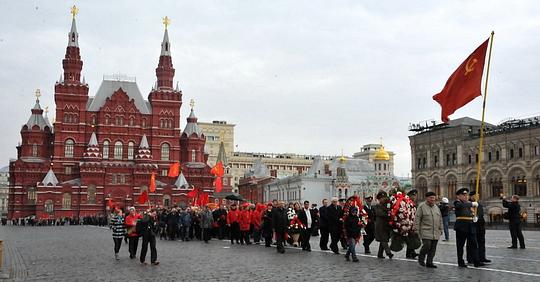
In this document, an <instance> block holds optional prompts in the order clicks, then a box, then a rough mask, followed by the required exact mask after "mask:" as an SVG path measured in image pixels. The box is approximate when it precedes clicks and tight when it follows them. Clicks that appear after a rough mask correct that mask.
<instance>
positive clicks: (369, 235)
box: [363, 196, 375, 254]
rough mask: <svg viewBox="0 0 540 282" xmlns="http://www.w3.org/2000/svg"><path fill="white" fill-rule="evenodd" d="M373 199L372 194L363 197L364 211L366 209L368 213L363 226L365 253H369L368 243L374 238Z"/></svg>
mask: <svg viewBox="0 0 540 282" xmlns="http://www.w3.org/2000/svg"><path fill="white" fill-rule="evenodd" d="M372 201H373V197H372V196H366V197H365V198H364V211H366V213H367V215H368V224H367V225H366V227H365V228H364V230H365V231H366V235H364V243H363V244H364V252H365V253H366V254H371V251H370V250H369V245H370V244H371V242H373V240H375V209H374V208H373V205H372V204H371V202H372Z"/></svg>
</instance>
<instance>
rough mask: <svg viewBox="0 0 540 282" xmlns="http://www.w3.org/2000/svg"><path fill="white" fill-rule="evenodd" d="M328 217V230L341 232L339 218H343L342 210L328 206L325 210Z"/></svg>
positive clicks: (338, 207)
mask: <svg viewBox="0 0 540 282" xmlns="http://www.w3.org/2000/svg"><path fill="white" fill-rule="evenodd" d="M326 212H327V215H328V229H329V230H330V232H332V231H334V232H339V231H341V225H342V224H341V221H340V219H341V217H342V216H343V209H342V208H341V207H340V206H335V205H329V206H328V208H327V210H326Z"/></svg>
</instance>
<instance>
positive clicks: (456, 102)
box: [433, 39, 489, 123]
mask: <svg viewBox="0 0 540 282" xmlns="http://www.w3.org/2000/svg"><path fill="white" fill-rule="evenodd" d="M488 42H489V39H488V40H486V41H485V42H484V43H482V45H480V46H479V47H478V48H476V50H474V52H473V53H472V54H471V55H469V57H467V59H466V60H465V61H463V63H461V65H460V66H459V67H458V68H457V69H456V70H455V71H454V73H452V75H451V76H450V78H448V81H447V82H446V85H445V86H444V88H443V90H442V91H441V92H440V93H439V94H436V95H435V96H433V100H435V101H437V102H438V103H439V104H440V105H441V107H442V113H441V119H442V121H443V122H445V123H447V122H448V121H449V118H448V116H449V115H451V114H453V113H454V112H455V111H456V110H457V109H459V108H461V107H463V106H465V105H466V104H467V103H469V102H470V101H472V100H474V98H476V97H478V96H481V95H482V91H481V90H480V88H481V86H482V74H483V72H484V62H485V59H486V50H487V46H488Z"/></svg>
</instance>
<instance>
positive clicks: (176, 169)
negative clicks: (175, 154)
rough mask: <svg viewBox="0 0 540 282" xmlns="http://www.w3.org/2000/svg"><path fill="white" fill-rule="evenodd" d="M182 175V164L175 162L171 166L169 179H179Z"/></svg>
mask: <svg viewBox="0 0 540 282" xmlns="http://www.w3.org/2000/svg"><path fill="white" fill-rule="evenodd" d="M178 175H180V163H179V162H175V163H173V164H171V165H170V166H169V177H178Z"/></svg>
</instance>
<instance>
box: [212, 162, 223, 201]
mask: <svg viewBox="0 0 540 282" xmlns="http://www.w3.org/2000/svg"><path fill="white" fill-rule="evenodd" d="M210 172H211V173H212V174H213V175H214V176H216V180H214V187H216V193H219V192H221V189H223V175H225V169H224V168H223V163H222V162H221V161H218V162H217V163H216V165H215V166H214V167H213V168H212V169H211V170H210Z"/></svg>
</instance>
